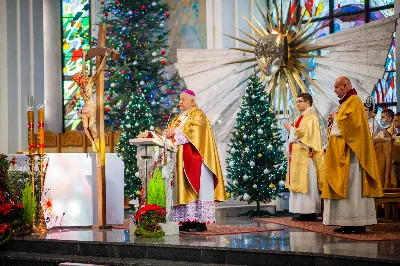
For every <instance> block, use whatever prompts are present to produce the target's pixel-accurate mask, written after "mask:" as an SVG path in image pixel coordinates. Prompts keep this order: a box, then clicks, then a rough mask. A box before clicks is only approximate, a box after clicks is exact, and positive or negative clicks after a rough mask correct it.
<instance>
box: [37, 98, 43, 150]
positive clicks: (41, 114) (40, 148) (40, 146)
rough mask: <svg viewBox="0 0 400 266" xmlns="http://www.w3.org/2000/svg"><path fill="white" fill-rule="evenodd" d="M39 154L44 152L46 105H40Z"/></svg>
mask: <svg viewBox="0 0 400 266" xmlns="http://www.w3.org/2000/svg"><path fill="white" fill-rule="evenodd" d="M37 148H38V154H44V106H43V105H38V141H37Z"/></svg>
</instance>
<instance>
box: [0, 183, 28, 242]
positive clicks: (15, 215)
mask: <svg viewBox="0 0 400 266" xmlns="http://www.w3.org/2000/svg"><path fill="white" fill-rule="evenodd" d="M23 215H24V206H23V205H22V204H21V203H15V202H13V201H12V199H10V198H6V197H5V196H4V193H3V190H2V189H1V190H0V245H1V244H3V243H5V242H6V241H7V240H9V239H10V238H11V236H12V235H13V233H14V231H16V230H19V229H21V228H22V227H23V226H24V225H25V222H24V220H23Z"/></svg>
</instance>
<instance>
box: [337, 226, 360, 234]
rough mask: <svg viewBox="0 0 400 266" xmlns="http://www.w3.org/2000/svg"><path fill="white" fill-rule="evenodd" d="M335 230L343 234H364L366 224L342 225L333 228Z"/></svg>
mask: <svg viewBox="0 0 400 266" xmlns="http://www.w3.org/2000/svg"><path fill="white" fill-rule="evenodd" d="M333 232H335V233H341V234H345V235H348V234H363V233H366V232H365V226H342V227H339V228H336V229H333Z"/></svg>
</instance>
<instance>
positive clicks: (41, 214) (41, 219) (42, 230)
mask: <svg viewBox="0 0 400 266" xmlns="http://www.w3.org/2000/svg"><path fill="white" fill-rule="evenodd" d="M39 175H40V176H39V178H40V179H39V197H40V200H39V202H40V203H39V224H38V226H37V227H36V232H38V233H46V232H47V227H46V222H45V220H44V212H43V206H42V200H41V198H42V195H43V189H44V177H45V176H44V154H43V153H39Z"/></svg>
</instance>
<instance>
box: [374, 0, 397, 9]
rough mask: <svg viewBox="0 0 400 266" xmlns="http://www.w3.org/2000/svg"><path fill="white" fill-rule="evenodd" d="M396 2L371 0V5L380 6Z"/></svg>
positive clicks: (391, 0)
mask: <svg viewBox="0 0 400 266" xmlns="http://www.w3.org/2000/svg"><path fill="white" fill-rule="evenodd" d="M390 4H394V0H369V6H370V7H379V6H386V5H390Z"/></svg>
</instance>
